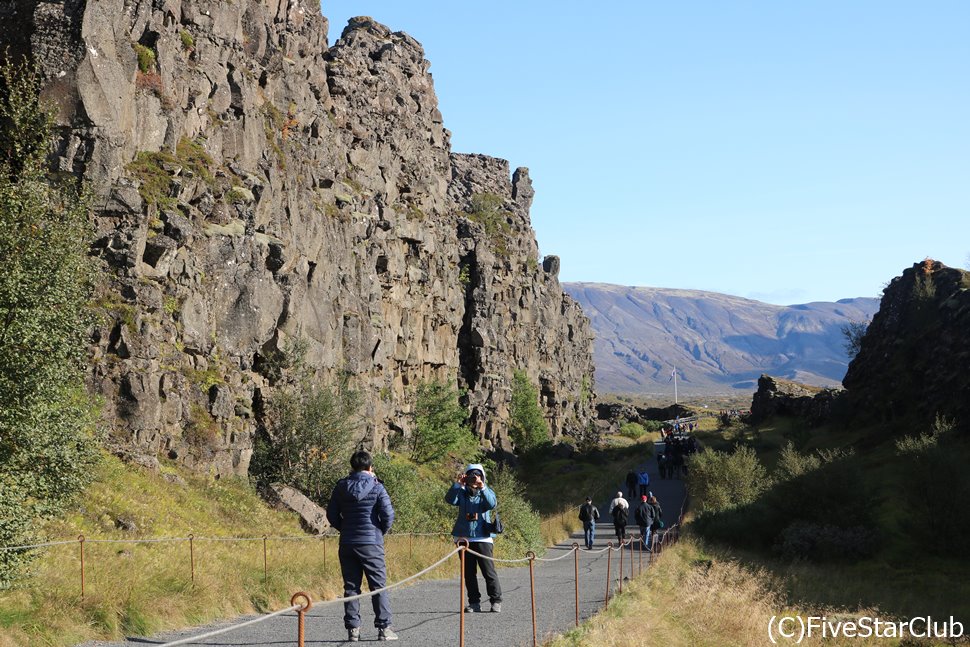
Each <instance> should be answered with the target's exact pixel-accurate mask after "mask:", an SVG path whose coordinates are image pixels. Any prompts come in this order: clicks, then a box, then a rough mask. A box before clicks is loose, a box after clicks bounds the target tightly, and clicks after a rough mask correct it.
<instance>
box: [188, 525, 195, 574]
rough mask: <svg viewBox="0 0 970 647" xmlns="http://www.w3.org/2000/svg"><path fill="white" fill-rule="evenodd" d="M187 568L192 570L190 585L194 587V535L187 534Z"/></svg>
mask: <svg viewBox="0 0 970 647" xmlns="http://www.w3.org/2000/svg"><path fill="white" fill-rule="evenodd" d="M189 568H191V569H192V585H193V586H195V535H193V534H189Z"/></svg>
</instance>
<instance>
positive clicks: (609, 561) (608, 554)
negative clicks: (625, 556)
mask: <svg viewBox="0 0 970 647" xmlns="http://www.w3.org/2000/svg"><path fill="white" fill-rule="evenodd" d="M606 546H607V547H608V548H609V550H608V551H606V601H605V602H604V603H603V606H604V607H608V606H610V575H611V573H610V571H611V570H612V568H611V565H612V562H613V542H612V541H610V542H607V544H606Z"/></svg>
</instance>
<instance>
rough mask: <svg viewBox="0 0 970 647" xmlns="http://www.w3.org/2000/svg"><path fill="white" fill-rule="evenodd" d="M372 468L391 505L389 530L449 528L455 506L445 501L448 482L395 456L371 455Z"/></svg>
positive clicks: (426, 530) (436, 530)
mask: <svg viewBox="0 0 970 647" xmlns="http://www.w3.org/2000/svg"><path fill="white" fill-rule="evenodd" d="M374 472H375V473H376V474H377V477H378V478H379V479H381V481H383V483H384V487H386V488H387V492H388V494H389V495H390V497H391V503H392V504H393V505H394V528H393V530H392V532H442V533H449V532H451V527H452V525H453V524H454V521H455V519H454V508H452V506H450V505H448V504H447V503H445V499H444V496H445V492H446V491H447V490H448V487H449V486H450V483H449V482H448V481H446V480H444V479H442V478H439V477H436V476H435V475H434V474H433V473H430V472H424V471H423V470H422V468H419V467H418V466H416V465H415V464H414V463H412V462H410V461H408V460H406V459H404V458H401V457H396V456H389V455H377V456H375V457H374Z"/></svg>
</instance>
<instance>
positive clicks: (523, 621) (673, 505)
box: [88, 459, 684, 647]
mask: <svg viewBox="0 0 970 647" xmlns="http://www.w3.org/2000/svg"><path fill="white" fill-rule="evenodd" d="M656 466H657V463H656V460H653V459H651V461H650V462H649V463H648V464H647V468H648V471H649V472H650V478H651V487H650V489H651V491H652V492H653V493H654V494H655V495H656V496H657V498H658V499H659V500H660V503H661V505H662V506H663V508H664V518H665V521H666V522H667V525H668V526H669V525H670V524H672V523H674V522H675V521H676V518H677V515H678V512H679V510H680V507H681V505H682V503H683V500H684V487H683V482H682V481H679V480H666V481H662V480H659V477H658V476H657V469H656ZM624 476H625V474H620V475H609V477H610V478H615V479H620V480H622V478H623V477H624ZM599 507H600V513H601V514H602V515H603V517H606V518H608V515H606V507H607V506H606V504H605V503H602V504H600V506H599ZM630 516H631V520H632V516H633V515H632V513H631V515H630ZM628 530H632V531H633V532H634V533H637V532H638V530H637V529H636V526H635V525H634V526H631V527H630V528H628ZM596 535H597V537H596V545H595V547H594V550H593V551H592V552H588V551H586V550H580V551H579V611H580V619H581V620H582V619H585V618H588V617H589V616H591V615H593V614H595V613H596V612H597V611H599V610H600V609H601V608H602V606H603V599H604V595H605V593H606V569H607V554H608V551H604V552H602V553H597V552H596V551H597V550H599V549H600V548H602V547H605V546H606V542H607V541H609V540H611V539H614V538H615V537H614V536H613V526H612V524H610V523H600V524H599V525H598V526H597V532H596ZM499 541H501V540H499ZM572 541H576V542H578V543H579V544H580V545H582V542H583V539H582V535H581V534H579V535H574V536H573V537H572V539H571V540H570V541H569V542H566V543H563V544H560V545H557V546H554V547H552V548H550V549H548V550H547V551H546V553H545V555H543V558H544V559H551V558H555V557H559V556H561V555H564V554H568V552H569V551H570V550H571V543H572ZM632 555H634V556H635V557H636V558H637V559H636V560H635V568H636V566H639V563H638V559H639V555H638V554H637V552H633V553H632ZM630 556H631V551H630V549H627V550H626V551H625V554H624V564H623V571H624V573H623V575H624V577H629V575H630ZM648 558H649V555H648V554H647V553H644V555H643V568H644V569H645V568H646V567H647V563H648ZM457 560H458V557H457V556H456V557H453V558H452V560H450V561H449V562H446V563H445V564H443V565H442V566H441V567H439V568H446V569H450V570H451V571H452V572H453V573H455V577H452V578H450V579H445V580H426V581H419V582H416V583H414V584H413V585H410V586H405V587H402V588H400V589H397V590H394V591H391V609H392V611H393V614H394V620H393V623H394V624H393V627H394V630H395V631H396V632H397V633H398V635H399V636H400V640H399V641H398V644H413V645H421V646H422V647H432V646H437V645H456V644H458V626H459V618H458V590H459V588H458V587H459V585H458V578H457V570H458V564H457ZM618 565H619V553H618V552H613V557H612V567H611V573H612V577H611V580H612V581H611V589H612V590H616V588H617V587H618V583H619V582H618ZM574 568H575V566H574V559H573V557H572V556H566V557H564V558H563V559H560V560H558V561H555V562H539V561H537V562H536V563H535V580H536V609H537V610H536V623H537V627H538V635H539V640H540V642H541V641H542V640H543V639H544V638H549V637H550V636H552V635H555V634H558V633H562V632H563V631H567V630H568V629H570V628H572V627H573V626H574V624H575V589H574ZM479 577H480V579H481V576H479ZM499 580H500V582H501V584H502V594H503V595H502V597H503V602H502V613H501V614H494V613H477V614H476V613H468V614H465V642H466V644H467V645H482V644H489V645H529V644H531V642H532V611H531V600H530V589H529V568H528V566H527V565H526V566H520V567H510V568H503V569H500V570H499ZM365 589H366V585H365ZM482 591H483V593H484V583H483V584H482ZM611 595H612V593H611ZM483 608H485V609H487V608H488V603H487V600H486V602H485V604H484V605H483ZM251 617H253V616H247V617H245V618H237V619H235V620H233V621H230V622H227V623H223V624H220V625H212V626H209V627H197V628H195V629H192V630H189V631H182V632H178V633H171V634H165V635H162V636H156V637H152V638H129V639H128V640H127V642H121V643H117V642H115V643H104V642H98V643H88V647H95V646H98V647H121V646H122V645H125V646H134V645H142V646H144V645H159V644H162V643H165V642H167V641H172V640H177V639H180V638H185V637H188V636H192V635H198V634H201V633H203V632H205V631H208V630H212V629H216V628H219V627H221V626H229V625H231V624H236V623H239V622H242V621H244V620H247V619H249V618H251ZM342 618H343V605H342V604H340V603H337V604H329V605H327V606H321V605H319V604H318V605H317V606H315V607H314V608H312V609H311V610H310V611H309V613H308V614H307V619H306V644H307V645H328V644H337V643H343V642H345V641H346V637H347V633H346V630H345V629H344V628H343V620H342ZM361 619H362V621H363V626H362V628H361V641H362V642H364V641H376V640H377V629H375V628H374V627H373V619H374V616H373V611H372V609H371V606H370V602H369V601H368V600H362V601H361ZM189 644H191V645H221V646H229V645H232V646H239V647H242V646H245V647H257V646H260V647H283V646H284V645H294V644H296V614H295V613H288V614H285V615H282V616H278V617H275V618H272V619H270V620H267V621H266V622H262V623H259V624H256V625H253V626H251V627H247V628H244V629H240V630H238V631H233V632H231V633H227V634H223V635H221V636H216V637H213V638H210V639H208V640H205V641H201V642H192V643H189Z"/></svg>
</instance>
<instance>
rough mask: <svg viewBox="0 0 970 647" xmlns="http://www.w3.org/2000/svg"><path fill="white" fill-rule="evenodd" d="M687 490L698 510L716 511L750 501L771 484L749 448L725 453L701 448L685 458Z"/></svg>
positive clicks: (737, 448)
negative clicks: (697, 452)
mask: <svg viewBox="0 0 970 647" xmlns="http://www.w3.org/2000/svg"><path fill="white" fill-rule="evenodd" d="M688 465H689V470H688V490H689V491H690V493H691V497H692V498H693V500H694V501H695V502H696V503H697V505H698V507H699V509H700V510H701V511H710V512H719V511H723V510H730V509H731V508H734V507H737V506H741V505H745V504H748V503H752V502H753V501H755V500H756V499H757V498H758V497H759V496H760V495H761V494H762V493H763V492H764V491H765V490H767V489H768V487H769V486H770V484H771V481H770V479H769V478H768V474H767V471H766V470H765V468H764V466H763V465H762V464H761V462H760V461H759V460H758V456H757V454H755V452H754V450H753V449H751V448H750V447H742V446H738V447H736V448H735V450H734V452H732V453H730V454H728V453H726V452H720V451H704V452H700V453H699V454H694V455H693V456H691V457H690V458H689V459H688Z"/></svg>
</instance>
